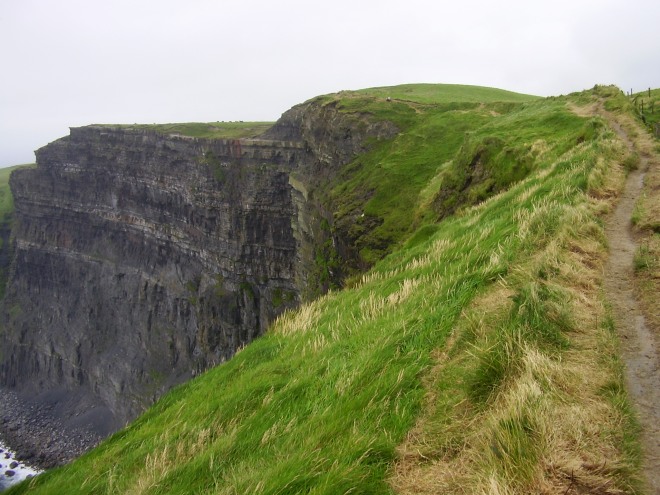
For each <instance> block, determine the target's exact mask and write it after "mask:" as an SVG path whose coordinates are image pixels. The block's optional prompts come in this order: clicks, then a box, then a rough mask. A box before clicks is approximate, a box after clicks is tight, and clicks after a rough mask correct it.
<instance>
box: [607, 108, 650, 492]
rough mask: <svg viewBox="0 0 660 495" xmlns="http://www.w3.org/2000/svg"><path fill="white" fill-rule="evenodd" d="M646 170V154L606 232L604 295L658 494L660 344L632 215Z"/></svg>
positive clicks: (646, 461) (622, 134)
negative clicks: (638, 273)
mask: <svg viewBox="0 0 660 495" xmlns="http://www.w3.org/2000/svg"><path fill="white" fill-rule="evenodd" d="M598 113H600V112H598ZM601 115H602V116H603V117H604V118H606V119H607V120H608V121H609V123H610V125H611V126H612V128H613V129H614V130H615V131H616V133H617V135H618V136H619V137H620V138H621V139H622V141H623V142H624V143H625V144H626V146H628V148H629V149H630V150H631V151H632V150H633V149H634V144H633V140H632V139H631V138H630V136H629V135H628V134H627V133H626V131H625V130H624V129H623V128H622V127H621V126H620V125H619V124H618V123H617V122H615V121H614V120H613V119H612V118H611V116H609V115H607V114H601ZM648 166H649V160H648V158H647V157H645V156H644V154H642V156H641V163H640V167H639V169H638V170H635V171H633V172H631V173H630V174H629V176H628V178H627V180H626V185H625V189H624V191H623V194H622V196H621V198H620V200H619V203H618V205H617V207H616V209H615V211H614V212H613V213H612V214H611V215H610V217H609V218H608V221H607V224H606V234H607V241H608V244H609V250H610V253H609V260H608V262H607V265H606V268H605V291H606V295H607V299H608V301H609V302H610V303H611V304H612V310H613V313H614V318H615V322H616V326H617V329H618V332H619V335H620V337H621V347H622V353H623V359H624V362H625V364H626V384H627V387H628V391H629V394H630V396H631V399H632V400H633V402H634V404H635V406H636V408H637V412H638V415H639V419H640V423H641V425H642V428H643V433H642V446H643V449H644V474H645V477H646V480H647V483H648V493H649V494H653V495H660V346H659V339H658V336H657V335H654V333H653V332H652V331H651V328H650V326H649V325H647V322H646V319H645V317H644V314H643V312H642V309H641V307H640V303H639V301H638V300H637V299H636V297H635V293H634V290H633V257H634V255H635V251H636V249H637V245H636V244H635V240H634V237H633V232H632V225H631V217H632V213H633V209H634V207H635V202H636V201H637V198H639V196H640V194H641V191H642V186H643V183H644V182H643V181H644V174H645V172H646V170H647V169H648Z"/></svg>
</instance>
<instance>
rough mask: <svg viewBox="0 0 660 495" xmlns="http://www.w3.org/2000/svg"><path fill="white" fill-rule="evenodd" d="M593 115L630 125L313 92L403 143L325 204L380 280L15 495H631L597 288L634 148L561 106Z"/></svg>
mask: <svg viewBox="0 0 660 495" xmlns="http://www.w3.org/2000/svg"><path fill="white" fill-rule="evenodd" d="M388 97H389V98H390V99H391V101H388V100H387V98H388ZM597 102H604V105H605V107H606V108H610V109H611V110H612V112H613V115H614V116H616V115H617V112H618V115H624V114H629V113H631V112H632V110H631V109H630V107H629V105H630V104H629V103H628V100H627V99H626V98H625V97H624V95H623V94H622V93H621V92H620V91H619V90H618V89H616V88H611V87H604V88H603V87H597V88H594V90H592V91H585V92H583V93H579V94H574V95H569V96H567V97H556V98H546V99H538V98H534V97H525V96H522V95H515V94H512V93H506V92H501V91H497V90H494V91H491V90H487V89H484V88H470V87H449V88H448V87H443V86H438V87H434V86H427V85H420V86H404V87H398V88H379V89H371V90H365V91H359V92H344V93H340V94H337V95H328V96H324V97H319V99H318V104H332V105H337V106H338V108H340V109H342V111H346V112H368V113H370V114H372V115H375V116H376V117H377V118H385V119H389V120H391V121H392V122H394V123H395V124H396V125H397V126H398V128H399V129H400V130H401V132H400V133H399V135H398V136H397V137H395V138H394V139H392V140H389V141H388V142H385V143H382V144H376V145H374V147H373V148H372V150H371V151H370V152H368V153H367V154H365V155H363V156H360V157H358V158H357V159H356V160H355V161H354V162H353V163H351V164H349V165H347V166H346V167H345V168H344V170H342V172H341V174H340V177H339V179H337V181H336V182H334V183H332V184H328V185H327V186H326V187H325V189H324V190H323V191H322V194H324V195H325V198H326V200H328V201H329V204H331V205H332V206H333V211H334V218H335V225H334V228H336V229H343V231H344V232H345V233H348V234H349V238H351V239H353V240H354V242H355V250H356V251H357V252H358V254H359V256H360V258H361V259H362V260H363V261H364V263H375V265H374V266H373V268H372V269H371V270H370V271H369V272H367V273H366V274H364V275H362V276H357V275H356V276H354V277H353V279H352V280H351V281H350V283H349V284H348V286H347V287H346V288H344V289H343V290H340V291H334V292H331V293H329V294H327V295H325V296H323V297H320V298H318V299H317V300H315V301H313V302H311V303H309V304H307V305H305V306H303V307H301V308H300V309H299V310H297V311H295V312H290V313H285V314H284V316H282V317H281V318H280V319H279V320H278V321H277V322H276V323H275V324H274V325H273V327H272V328H271V329H270V331H269V332H267V334H266V335H264V336H263V337H261V338H259V339H258V340H256V341H255V342H253V343H252V344H250V345H249V346H247V347H245V348H244V349H243V350H242V351H241V352H239V353H238V354H237V355H236V356H235V357H234V358H232V359H231V360H230V361H229V362H227V363H225V364H223V365H221V366H218V367H216V368H214V369H212V370H211V371H209V372H208V373H206V374H204V375H202V376H200V377H198V378H196V379H194V380H193V381H191V382H189V383H187V384H185V385H183V386H180V387H178V388H176V389H174V390H173V391H171V392H170V393H169V394H167V395H166V396H165V397H164V398H163V399H161V400H160V401H159V402H158V403H156V405H154V406H153V407H152V408H151V409H149V410H148V411H147V412H146V413H145V414H144V415H142V416H141V417H140V418H139V419H138V420H137V421H135V422H134V423H132V424H131V425H129V426H128V427H127V428H125V429H124V430H123V431H121V432H119V433H117V434H115V435H114V436H112V437H111V438H110V439H108V440H107V441H105V442H104V443H103V444H101V445H100V446H99V447H98V448H96V449H94V450H93V451H91V452H89V453H88V454H86V455H84V456H83V457H81V458H80V459H78V460H77V461H75V462H74V463H72V464H71V465H68V466H65V467H63V468H60V469H56V470H53V471H50V472H47V473H45V474H44V475H41V476H39V477H37V478H35V479H34V480H33V481H31V482H29V483H24V484H22V485H20V486H17V487H15V488H13V489H12V490H10V491H9V492H8V493H11V494H17V493H44V494H45V493H49V494H61V493H70V494H74V493H89V494H99V493H108V494H110V493H132V494H161V493H162V494H165V493H180V494H187V493H200V494H212V493H213V494H248V493H249V494H295V493H310V494H311V493H313V494H322V493H324V494H325V493H327V494H345V493H360V494H369V493H373V494H382V493H402V494H404V493H501V494H511V493H520V494H523V493H568V492H569V490H570V489H571V488H572V487H577V488H576V489H579V491H580V493H635V492H636V491H637V490H638V489H639V482H638V480H637V473H638V463H639V454H638V443H637V440H636V437H635V435H636V423H635V420H634V418H633V416H632V414H631V411H630V407H629V404H628V400H627V396H626V393H625V391H624V388H623V384H622V374H621V363H620V362H619V360H618V358H617V356H618V349H617V340H616V338H615V334H614V331H613V323H612V319H611V317H610V315H609V314H608V310H607V306H606V304H605V301H603V299H602V292H601V277H602V266H603V262H604V259H605V257H606V248H605V243H604V233H603V227H602V221H601V218H602V215H603V214H605V213H606V212H607V211H609V210H610V209H611V205H612V202H613V200H614V198H615V196H616V194H617V192H618V191H619V188H620V186H621V184H622V181H623V178H624V167H623V166H622V165H620V164H622V163H624V162H625V161H626V158H627V156H628V153H629V152H628V150H627V148H626V147H625V146H624V145H623V144H622V143H621V142H620V140H619V139H618V138H617V137H616V135H615V133H614V132H613V131H612V130H611V128H610V126H609V125H608V123H607V121H606V120H604V119H603V118H601V117H580V116H578V115H577V113H576V112H574V111H573V109H574V108H578V107H585V106H587V105H590V104H593V103H597ZM365 219H366V220H365ZM369 219H371V221H368V220H369ZM351 236H352V237H351ZM388 252H389V254H387V256H385V257H384V258H383V259H380V258H382V257H383V256H384V255H385V254H386V253H388ZM331 258H332V257H331V256H329V257H328V259H331ZM379 260H380V261H379Z"/></svg>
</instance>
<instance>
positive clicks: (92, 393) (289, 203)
mask: <svg viewBox="0 0 660 495" xmlns="http://www.w3.org/2000/svg"><path fill="white" fill-rule="evenodd" d="M395 133H396V128H394V126H393V125H391V124H390V123H387V122H379V123H378V122H370V120H369V118H368V116H363V115H354V114H345V113H341V112H339V111H338V110H337V109H335V108H333V107H332V106H328V105H326V106H323V105H320V104H316V103H314V102H311V103H308V104H303V105H300V106H298V107H294V108H293V109H292V110H290V111H289V112H287V113H286V114H285V115H284V116H283V118H282V119H281V120H280V121H279V122H278V123H277V124H276V125H275V126H274V127H273V128H272V129H271V130H270V131H269V132H268V133H267V134H265V135H264V136H263V137H262V139H242V140H211V139H198V138H189V137H184V136H174V135H170V136H166V135H162V134H158V133H156V132H153V131H151V130H144V129H142V130H137V129H131V128H123V127H111V126H88V127H81V128H72V129H71V133H70V136H68V137H65V138H62V139H60V140H58V141H55V142H53V143H51V144H49V145H47V146H45V147H44V148H41V149H40V150H38V151H37V163H38V167H36V168H33V169H25V170H19V171H16V172H15V173H14V174H13V175H12V177H11V181H10V183H11V188H12V191H13V194H14V198H15V205H16V213H15V219H16V220H15V226H14V230H13V234H12V236H13V242H14V245H13V250H14V254H13V256H14V258H13V263H12V265H11V270H10V273H9V281H8V284H7V288H6V296H5V299H4V302H3V304H2V315H1V317H2V321H3V325H2V329H1V330H0V353H1V354H0V385H3V386H6V387H9V388H12V389H15V390H17V391H18V392H20V394H21V396H22V397H24V398H25V397H27V396H34V397H44V396H45V395H48V392H49V391H57V393H56V394H55V395H53V394H52V393H51V394H50V395H48V397H49V398H48V404H49V407H50V408H51V409H52V410H54V411H57V415H58V416H59V417H60V418H61V417H66V416H67V415H68V414H71V413H72V411H76V414H77V415H81V414H82V415H83V416H84V414H85V413H86V412H89V411H93V413H90V416H91V417H93V418H96V419H95V421H93V422H92V423H91V424H90V425H91V427H93V429H94V430H95V431H96V432H98V433H100V434H102V435H105V434H108V433H110V432H112V431H114V430H116V429H117V428H118V427H120V426H122V425H123V424H125V423H126V422H127V421H129V420H131V419H133V418H134V417H135V416H136V415H137V414H138V413H139V412H141V411H142V410H144V408H145V407H146V406H147V405H149V404H150V403H152V402H153V401H154V400H155V399H157V398H158V397H159V396H160V395H161V394H162V393H164V392H165V391H166V390H168V389H169V388H171V387H172V386H173V385H175V384H177V383H181V382H183V381H185V380H187V379H189V378H191V377H192V376H194V375H195V374H197V373H199V372H201V371H203V370H205V369H207V368H209V367H211V366H213V365H216V364H217V363H220V362H222V361H224V360H226V359H228V358H229V357H231V356H232V355H233V354H234V353H235V352H236V350H237V349H239V348H240V347H241V346H243V345H245V344H247V343H248V342H250V341H251V340H252V339H254V338H255V337H256V336H258V335H259V334H260V333H261V332H263V331H264V330H265V329H266V328H267V326H268V325H269V323H270V322H271V321H272V320H273V319H274V318H275V317H276V316H277V315H278V314H279V313H280V312H281V311H283V310H284V309H285V308H287V307H292V306H295V305H296V304H297V303H298V302H299V301H300V299H301V297H302V295H303V294H305V293H306V291H307V288H308V286H309V282H310V281H309V277H310V274H311V273H313V269H314V266H313V265H314V253H315V245H317V244H318V243H319V242H321V241H324V240H325V238H324V237H327V235H328V233H327V232H325V231H323V229H320V228H319V225H320V222H321V219H322V217H323V216H324V215H326V213H324V211H323V205H321V204H319V203H318V202H317V201H315V200H314V199H313V194H312V191H313V189H314V187H315V184H316V183H317V181H318V180H322V179H323V177H327V176H330V175H332V174H334V173H336V171H337V170H338V169H339V167H341V165H342V164H344V163H347V162H348V161H350V160H351V159H352V158H353V157H354V156H355V155H356V154H357V153H360V152H361V151H364V149H365V146H366V144H365V143H366V142H367V140H368V138H369V139H374V138H375V139H381V138H387V137H391V136H392V135H394V134H395ZM326 216H327V215H326ZM330 218H331V217H330ZM44 394H45V395H44ZM99 418H102V421H100V420H99ZM90 425H86V426H90Z"/></svg>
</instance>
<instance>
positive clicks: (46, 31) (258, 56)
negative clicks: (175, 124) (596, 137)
mask: <svg viewBox="0 0 660 495" xmlns="http://www.w3.org/2000/svg"><path fill="white" fill-rule="evenodd" d="M656 3H657V2H652V1H650V0H648V1H647V0H632V1H629V2H627V3H625V4H623V3H620V2H615V1H613V0H599V1H595V0H582V1H580V2H574V1H571V2H569V1H567V0H556V1H553V2H548V1H542V2H529V1H522V0H510V1H505V2H487V1H485V0H464V1H463V2H437V1H433V0H407V1H406V2H405V3H401V2H400V1H396V2H394V1H392V0H381V1H378V2H377V1H374V0H368V1H361V2H356V1H348V0H335V1H334V2H318V1H309V0H306V1H301V0H281V1H280V2H271V1H265V0H224V1H223V2H217V1H215V0H191V1H189V2H179V1H173V0H160V1H156V0H141V1H139V2H135V1H128V0H115V1H113V2H100V1H96V0H84V1H83V0H60V1H58V2H50V1H48V0H22V1H21V2H4V3H3V4H2V6H0V46H2V57H0V64H2V65H1V66H2V74H3V77H2V78H0V112H1V113H0V143H1V146H0V165H1V166H6V165H9V164H12V163H17V162H24V161H29V160H32V159H33V158H32V156H31V150H32V149H34V148H37V147H39V146H41V145H43V144H45V143H47V142H48V141H50V140H53V139H55V138H57V137H59V136H62V135H65V134H66V133H67V132H68V131H67V127H69V126H77V125H84V124H89V123H95V122H129V123H130V122H146V123H149V122H168V121H169V122H171V121H215V120H274V119H276V118H277V117H278V116H279V115H280V114H281V113H282V112H284V111H285V110H286V109H288V108H289V107H290V106H292V105H293V104H295V103H299V102H301V101H304V100H306V99H308V98H311V97H313V96H315V95H317V94H323V93H328V92H333V91H339V90H342V89H357V88H362V87H371V86H382V85H392V84H399V83H405V82H449V83H464V84H478V85H484V86H496V87H502V88H504V89H509V90H514V91H520V92H525V93H533V94H540V95H550V94H560V93H567V92H570V91H575V90H580V89H584V88H586V87H591V86H593V85H594V84H596V83H615V84H619V85H623V86H624V87H626V88H628V87H629V86H630V87H633V88H636V89H641V88H643V87H648V86H655V87H657V86H658V85H660V68H659V67H658V64H657V63H654V57H655V59H657V40H656V39H655V38H654V34H653V33H655V29H656V27H655V26H654V22H656V21H657V19H658V18H660V10H659V9H660V7H658V6H657V5H656ZM628 89H629V88H628Z"/></svg>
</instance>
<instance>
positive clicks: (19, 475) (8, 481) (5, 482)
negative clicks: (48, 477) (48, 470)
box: [0, 439, 41, 492]
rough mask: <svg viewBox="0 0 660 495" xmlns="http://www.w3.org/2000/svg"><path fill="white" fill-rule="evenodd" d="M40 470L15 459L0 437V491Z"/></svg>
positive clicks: (34, 474)
mask: <svg viewBox="0 0 660 495" xmlns="http://www.w3.org/2000/svg"><path fill="white" fill-rule="evenodd" d="M40 472H41V471H39V470H38V469H35V468H33V467H31V466H28V465H26V464H25V463H23V462H19V461H17V460H16V457H15V454H14V452H13V451H12V450H11V449H9V448H8V447H7V446H6V445H5V444H4V443H3V442H2V440H1V439H0V492H1V491H3V490H5V489H7V488H9V487H10V486H12V485H15V484H16V483H18V482H20V481H23V480H24V479H27V478H30V477H32V476H36V475H37V474H39V473H40Z"/></svg>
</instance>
